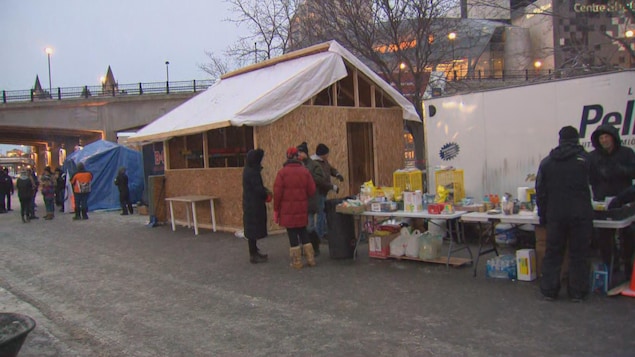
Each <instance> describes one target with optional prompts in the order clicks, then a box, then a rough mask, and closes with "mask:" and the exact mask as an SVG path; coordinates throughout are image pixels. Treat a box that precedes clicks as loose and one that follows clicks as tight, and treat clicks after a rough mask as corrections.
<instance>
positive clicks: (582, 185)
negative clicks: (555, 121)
mask: <svg viewBox="0 0 635 357" xmlns="http://www.w3.org/2000/svg"><path fill="white" fill-rule="evenodd" d="M559 136H560V139H559V144H558V146H557V147H556V148H555V149H553V150H551V152H550V153H549V156H547V157H546V158H544V159H543V160H542V161H541V162H540V166H539V167H538V174H537V177H536V204H537V205H538V216H539V218H540V224H545V225H546V226H547V249H546V252H545V258H544V260H543V263H542V277H541V279H540V292H541V293H542V295H543V296H544V297H545V299H547V300H553V299H556V298H557V297H558V293H559V291H560V281H561V280H560V272H561V269H562V262H563V260H564V254H565V250H566V248H567V246H568V248H569V279H568V286H567V293H568V295H569V298H570V299H571V301H574V302H580V301H582V300H583V299H584V298H585V296H586V295H587V294H588V292H589V273H590V271H589V262H588V252H589V245H590V243H591V236H592V234H593V206H592V204H591V190H590V188H589V174H590V168H591V162H590V160H589V155H588V153H587V152H586V151H585V150H584V147H582V145H580V143H579V139H580V136H579V134H578V131H577V130H576V129H575V128H574V127H572V126H565V127H563V128H562V129H560V132H559Z"/></svg>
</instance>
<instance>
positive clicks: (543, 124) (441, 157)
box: [423, 70, 635, 201]
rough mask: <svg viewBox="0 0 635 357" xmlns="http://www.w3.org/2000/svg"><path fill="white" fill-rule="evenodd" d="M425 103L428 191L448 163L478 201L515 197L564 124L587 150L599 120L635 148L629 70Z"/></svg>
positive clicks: (634, 76)
mask: <svg viewBox="0 0 635 357" xmlns="http://www.w3.org/2000/svg"><path fill="white" fill-rule="evenodd" d="M423 106H424V113H425V118H424V128H425V140H426V156H427V158H426V162H427V173H428V177H427V178H428V188H429V191H430V192H436V183H435V169H436V168H438V167H447V166H452V167H454V168H456V169H462V170H463V171H464V187H465V194H466V195H467V196H472V197H474V199H475V200H477V201H480V200H481V199H482V198H483V196H484V195H487V194H498V195H499V196H500V195H502V194H503V193H505V192H509V193H511V194H512V195H513V196H516V192H517V188H518V187H523V186H529V187H533V186H534V183H533V182H527V181H526V178H527V176H528V175H532V174H536V172H537V170H538V165H539V164H540V161H541V160H542V159H543V158H544V157H545V156H546V155H547V154H549V151H550V150H551V149H552V148H554V147H555V146H556V145H557V144H558V131H559V130H560V128H562V127H563V126H566V125H571V126H573V127H575V128H577V129H578V130H579V132H580V136H581V139H580V142H581V144H582V145H583V146H584V147H585V148H586V149H587V151H591V150H593V146H592V144H591V134H592V133H593V131H594V130H595V128H597V127H598V126H599V125H601V124H611V125H614V126H615V127H617V128H618V129H619V132H620V135H621V138H622V144H623V145H625V146H629V147H635V115H634V114H635V71H633V70H628V71H620V72H612V73H607V74H598V75H589V76H584V77H576V78H570V79H558V80H551V81H546V82H540V83H535V84H528V85H522V86H517V87H507V88H503V89H495V90H487V91H482V92H477V93H470V94H464V95H456V96H451V97H439V98H433V99H429V100H425V101H424V103H423ZM501 197H502V196H501ZM514 198H516V197H514Z"/></svg>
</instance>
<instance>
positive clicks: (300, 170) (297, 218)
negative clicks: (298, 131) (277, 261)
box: [273, 147, 315, 269]
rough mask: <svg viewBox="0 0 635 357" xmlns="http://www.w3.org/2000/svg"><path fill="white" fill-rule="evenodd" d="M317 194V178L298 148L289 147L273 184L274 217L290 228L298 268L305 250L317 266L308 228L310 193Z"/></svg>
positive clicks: (291, 253)
mask: <svg viewBox="0 0 635 357" xmlns="http://www.w3.org/2000/svg"><path fill="white" fill-rule="evenodd" d="M314 194H315V182H314V181H313V177H312V176H311V173H309V170H307V169H306V168H305V167H304V165H302V162H300V161H299V160H298V149H297V148H295V147H291V148H289V149H287V161H286V162H285V163H284V165H283V166H282V169H280V171H278V174H277V175H276V180H275V182H274V185H273V214H274V221H275V222H276V223H277V224H279V225H281V226H282V227H285V228H286V229H287V234H288V235H289V245H290V246H291V248H290V249H289V256H290V257H291V266H292V267H293V268H295V269H302V266H303V262H302V250H304V256H305V257H306V260H307V264H308V265H309V266H315V252H314V250H313V245H312V244H311V241H310V240H309V235H308V233H307V230H306V226H307V224H308V222H309V214H308V208H309V197H311V196H313V195H314ZM300 245H301V246H300Z"/></svg>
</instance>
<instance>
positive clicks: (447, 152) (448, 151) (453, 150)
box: [439, 143, 460, 161]
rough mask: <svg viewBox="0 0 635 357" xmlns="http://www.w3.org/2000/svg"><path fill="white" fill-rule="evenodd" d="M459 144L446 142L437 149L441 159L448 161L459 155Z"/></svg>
mask: <svg viewBox="0 0 635 357" xmlns="http://www.w3.org/2000/svg"><path fill="white" fill-rule="evenodd" d="M459 151H460V148H459V144H457V143H447V144H445V145H443V146H442V147H441V150H440V151H439V157H440V158H441V160H445V161H450V160H452V159H454V158H455V157H457V156H458V155H459Z"/></svg>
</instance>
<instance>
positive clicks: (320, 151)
mask: <svg viewBox="0 0 635 357" xmlns="http://www.w3.org/2000/svg"><path fill="white" fill-rule="evenodd" d="M328 153H329V147H328V146H326V145H324V144H322V143H320V144H318V146H317V147H316V148H315V154H316V155H317V156H322V155H326V154H328Z"/></svg>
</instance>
